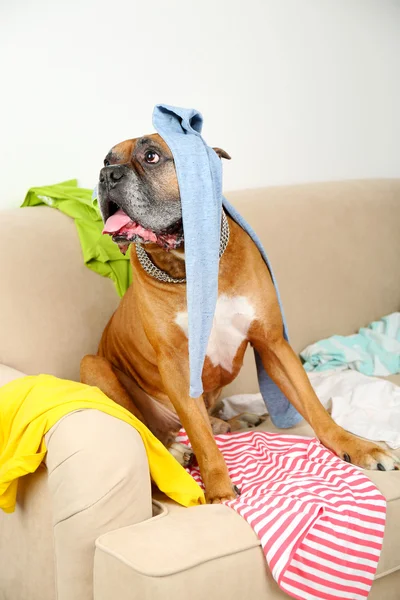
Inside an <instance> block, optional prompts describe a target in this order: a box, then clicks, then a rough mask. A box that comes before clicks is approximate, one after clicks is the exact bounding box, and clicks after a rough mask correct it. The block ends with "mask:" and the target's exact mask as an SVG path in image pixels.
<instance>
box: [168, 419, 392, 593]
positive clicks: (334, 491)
mask: <svg viewBox="0 0 400 600" xmlns="http://www.w3.org/2000/svg"><path fill="white" fill-rule="evenodd" d="M215 439H216V442H217V445H218V447H219V449H220V450H221V452H222V454H223V455H224V457H225V461H226V464H227V466H228V469H229V473H230V476H231V478H232V481H233V483H234V484H236V485H237V486H238V487H239V489H240V490H241V495H240V496H239V497H238V498H237V499H236V500H231V501H229V502H227V503H226V504H227V505H228V506H230V507H231V508H233V509H234V510H236V511H237V512H238V513H239V514H240V515H241V516H242V517H243V518H244V519H246V521H247V522H248V523H249V525H250V526H251V527H252V528H253V529H254V531H255V533H256V534H257V536H258V537H259V539H260V541H261V546H262V548H263V550H264V554H265V558H266V560H267V563H268V565H269V568H270V569H271V572H272V575H273V577H274V579H275V581H276V582H277V583H278V585H279V586H280V587H281V589H282V590H284V591H285V592H286V593H287V594H289V596H291V597H293V598H298V599H300V600H333V599H335V600H337V599H338V598H340V600H345V599H349V598H351V599H354V600H361V599H363V598H367V597H368V593H369V591H370V588H371V585H372V582H373V579H374V574H375V571H376V568H377V565H378V560H379V555H380V552H381V548H382V541H383V533H384V528H385V517H386V501H385V498H384V497H383V496H382V494H381V493H380V492H379V490H378V489H377V488H376V487H375V485H374V484H373V483H372V482H371V480H370V479H368V477H366V476H365V475H364V474H363V472H362V471H361V470H360V469H358V468H357V467H354V466H352V465H349V464H348V463H345V462H343V461H342V460H340V459H339V458H338V457H337V456H335V455H334V454H332V453H331V452H330V451H329V450H327V449H326V448H324V446H322V444H320V442H318V441H317V440H316V439H310V438H304V437H298V436H291V435H280V434H274V433H267V432H264V431H254V430H253V431H246V432H243V433H234V434H226V435H219V436H216V438H215ZM177 441H179V442H181V443H185V444H187V445H189V441H188V438H187V436H186V433H185V432H184V431H181V432H180V434H179V436H178V438H177ZM188 471H189V473H190V474H191V475H192V476H193V477H194V479H196V481H197V482H198V483H199V484H200V485H201V486H202V481H201V477H200V472H199V468H198V467H197V466H194V467H191V468H190V469H188Z"/></svg>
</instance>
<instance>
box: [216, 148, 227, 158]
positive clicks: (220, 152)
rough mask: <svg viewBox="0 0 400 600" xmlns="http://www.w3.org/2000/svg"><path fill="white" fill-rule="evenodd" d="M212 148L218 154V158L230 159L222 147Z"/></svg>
mask: <svg viewBox="0 0 400 600" xmlns="http://www.w3.org/2000/svg"><path fill="white" fill-rule="evenodd" d="M213 150H214V152H216V153H217V154H218V156H219V157H220V158H226V159H227V160H231V157H230V156H229V154H228V153H227V152H225V150H222V148H213Z"/></svg>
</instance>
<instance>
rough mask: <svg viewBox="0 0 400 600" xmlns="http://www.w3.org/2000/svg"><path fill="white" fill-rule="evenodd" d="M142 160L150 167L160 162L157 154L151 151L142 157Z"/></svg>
mask: <svg viewBox="0 0 400 600" xmlns="http://www.w3.org/2000/svg"><path fill="white" fill-rule="evenodd" d="M144 160H145V161H146V162H147V163H149V164H151V165H155V164H156V163H158V161H159V160H160V157H159V155H158V154H157V152H154V151H153V150H149V151H148V152H146V154H145V155H144Z"/></svg>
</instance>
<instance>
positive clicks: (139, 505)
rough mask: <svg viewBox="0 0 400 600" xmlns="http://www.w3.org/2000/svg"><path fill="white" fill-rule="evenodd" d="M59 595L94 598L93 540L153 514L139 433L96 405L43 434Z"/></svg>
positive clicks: (64, 598)
mask: <svg viewBox="0 0 400 600" xmlns="http://www.w3.org/2000/svg"><path fill="white" fill-rule="evenodd" d="M46 444H47V448H48V453H47V459H46V463H47V468H48V485H49V491H50V497H51V501H52V512H53V532H54V551H55V561H54V565H55V580H56V588H57V596H56V597H57V599H58V600H71V598H74V600H91V599H92V598H93V561H94V552H95V540H96V539H97V538H98V536H99V535H102V534H104V533H106V532H109V531H112V530H114V529H118V528H121V527H125V526H127V525H132V524H134V523H138V522H140V521H143V520H145V519H149V518H150V517H151V516H152V501H151V483H150V475H149V467H148V462H147V457H146V452H145V449H144V446H143V443H142V440H141V437H140V435H139V434H138V432H137V431H136V430H135V429H133V428H132V427H131V426H129V425H128V424H127V423H124V422H123V421H120V420H119V419H116V418H114V417H111V416H109V415H106V414H105V413H102V412H100V411H97V410H82V411H76V412H73V413H70V414H69V415H67V416H65V417H64V418H63V419H61V420H60V421H59V422H58V423H57V424H56V425H55V426H54V427H53V428H52V429H51V430H50V431H49V432H48V434H47V435H46Z"/></svg>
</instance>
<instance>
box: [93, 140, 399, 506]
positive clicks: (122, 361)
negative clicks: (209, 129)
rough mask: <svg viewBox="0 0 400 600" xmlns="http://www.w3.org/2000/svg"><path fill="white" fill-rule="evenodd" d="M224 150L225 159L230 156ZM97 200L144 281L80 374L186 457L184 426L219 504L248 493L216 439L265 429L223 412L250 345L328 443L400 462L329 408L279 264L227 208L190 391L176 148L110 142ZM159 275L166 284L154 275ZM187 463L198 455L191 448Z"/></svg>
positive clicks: (372, 461) (371, 464)
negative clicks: (295, 337) (289, 307)
mask: <svg viewBox="0 0 400 600" xmlns="http://www.w3.org/2000/svg"><path fill="white" fill-rule="evenodd" d="M214 150H215V152H216V153H217V154H218V156H219V157H220V158H221V159H222V158H225V159H229V158H230V157H229V155H228V154H227V153H226V152H225V151H223V150H221V149H219V148H214ZM98 200H99V207H100V211H101V215H102V218H103V221H104V223H105V230H104V231H105V233H109V234H110V235H112V239H113V241H114V242H115V243H116V244H118V246H119V248H120V250H121V252H123V253H125V252H126V251H127V249H128V247H129V245H130V244H132V243H136V246H132V248H131V253H130V262H131V267H132V270H133V284H132V285H131V286H130V288H129V289H128V291H127V292H126V294H125V295H124V297H123V298H122V300H121V302H120V305H119V307H118V308H117V310H116V312H115V313H114V315H113V316H112V317H111V319H110V321H109V323H108V325H107V326H106V328H105V330H104V332H103V335H102V338H101V341H100V345H99V348H98V353H97V355H90V356H85V357H84V358H83V360H82V363H81V381H82V382H83V383H86V384H88V385H93V386H97V387H99V388H100V389H101V390H102V391H103V392H104V393H105V394H106V395H107V396H108V397H109V398H111V399H112V400H114V401H115V402H117V403H118V404H120V405H121V406H123V407H125V408H126V409H128V410H129V411H131V412H132V413H133V414H134V415H135V416H136V417H137V418H139V419H140V420H141V421H143V423H145V425H147V427H148V428H149V429H150V430H151V431H152V432H153V433H154V434H155V435H156V436H157V437H158V439H160V440H161V442H162V443H163V444H165V445H166V446H167V447H168V448H170V449H171V451H172V453H174V454H175V455H176V456H177V455H178V454H179V448H178V449H177V446H176V444H175V442H174V440H175V436H176V434H177V432H178V431H179V429H180V428H181V426H183V427H184V428H185V430H186V432H187V434H188V436H189V439H190V442H191V445H192V448H193V451H194V454H195V456H196V459H197V461H198V464H199V467H200V471H201V476H202V479H203V482H204V485H205V494H206V500H207V502H209V503H220V502H223V501H225V500H230V499H233V498H235V497H236V493H237V490H235V489H234V488H233V486H232V483H231V481H230V478H229V474H228V471H227V468H226V465H225V462H224V459H223V457H222V455H221V453H220V452H219V450H218V448H217V446H216V443H215V440H214V437H213V434H214V433H216V432H223V431H227V430H228V429H229V428H232V429H234V428H235V427H237V425H238V424H239V425H246V424H248V425H249V426H252V425H255V424H257V419H258V417H253V416H252V415H244V416H243V417H242V419H240V418H239V419H238V420H236V422H233V423H230V424H229V423H225V422H222V421H220V420H219V419H217V418H215V417H213V416H212V415H213V411H215V408H216V406H217V403H218V399H219V397H220V393H221V390H222V388H223V387H224V386H226V385H227V384H229V383H230V382H231V381H233V380H234V379H235V378H236V376H237V375H238V373H239V371H240V368H241V366H242V363H243V357H244V354H245V351H246V347H247V346H248V344H251V345H252V346H253V347H254V348H255V349H256V350H257V351H258V353H259V355H260V356H261V359H262V362H263V365H264V368H265V370H266V371H267V373H268V375H269V376H270V377H271V378H272V380H273V381H274V382H275V383H276V384H277V385H278V386H279V387H280V389H281V390H282V391H283V393H284V394H285V396H286V397H287V398H288V399H289V401H290V402H291V403H292V404H293V405H294V407H295V408H296V409H297V411H298V412H299V413H300V414H301V415H302V417H303V418H304V419H306V421H308V423H309V424H310V425H311V427H312V428H313V430H314V432H315V434H316V436H317V437H318V439H319V440H320V441H321V442H322V444H324V446H326V447H327V448H328V449H330V450H331V451H332V452H334V453H335V454H337V455H338V456H339V457H341V458H342V459H343V460H345V461H347V462H351V463H353V464H355V465H358V466H360V467H363V468H366V469H378V470H383V471H384V470H393V469H398V468H399V466H398V465H399V461H398V459H397V458H396V457H395V456H393V455H392V454H391V453H389V452H387V451H386V450H384V449H382V448H381V447H380V446H378V445H376V444H374V443H371V442H368V441H366V440H363V439H360V438H357V437H355V436H353V435H352V434H350V433H348V432H347V431H345V430H344V429H342V428H341V427H339V426H338V425H337V424H336V423H335V422H334V421H333V420H332V418H331V417H330V415H329V414H328V412H327V411H326V410H325V408H324V407H323V406H322V404H321V403H320V401H319V400H318V398H317V396H316V395H315V393H314V391H313V389H312V387H311V385H310V383H309V380H308V377H307V375H306V373H305V371H304V369H303V367H302V365H301V362H300V360H299V358H298V357H297V355H296V354H295V352H294V351H293V350H292V348H291V347H290V345H289V343H288V342H287V341H285V339H284V338H283V324H282V316H281V311H280V307H279V303H278V300H277V296H276V292H275V287H274V285H273V283H272V280H271V276H270V274H269V271H268V268H267V266H266V265H265V262H264V260H263V258H262V257H261V255H260V252H259V251H258V249H257V247H256V246H255V244H254V243H253V241H252V240H251V238H250V237H249V236H248V235H247V233H246V232H245V231H244V230H243V229H241V227H239V226H238V225H237V224H236V222H235V221H233V220H232V219H230V217H229V216H228V215H226V218H227V220H228V225H229V231H230V235H229V243H228V244H227V247H226V249H225V251H224V253H223V255H222V257H221V259H220V264H219V297H218V300H217V308H216V312H215V317H214V325H213V330H212V333H211V336H210V341H209V344H208V350H207V356H206V359H205V363H204V368H203V373H202V381H203V388H204V393H203V395H202V396H201V397H199V398H197V399H193V398H190V397H189V391H188V390H189V357H188V340H187V308H186V285H185V283H184V281H185V253H184V231H183V224H182V209H181V202H180V194H179V186H178V180H177V175H176V171H175V165H174V159H173V155H172V153H171V151H170V149H169V147H168V146H167V144H166V143H165V142H164V140H163V139H162V138H161V137H160V136H159V135H158V134H151V135H146V136H143V137H140V138H135V139H131V140H127V141H124V142H122V143H120V144H118V145H116V146H114V147H113V148H112V149H111V151H110V152H109V153H108V154H107V156H106V158H105V161H104V167H103V168H102V169H101V171H100V175H99V182H98ZM204 243H205V244H206V243H207V240H204ZM282 243H284V239H283V240H282ZM136 248H137V250H135V249H136ZM143 257H144V261H145V262H143ZM146 266H147V268H145V267H146ZM156 270H157V271H156ZM155 272H157V273H158V274H159V273H162V274H164V278H165V279H166V280H165V281H160V280H159V278H156V277H154V273H155ZM177 281H178V282H180V281H181V283H176V282H177ZM221 317H223V324H222V323H221ZM218 321H220V323H218ZM181 458H182V456H181ZM183 460H186V461H187V460H189V458H188V455H187V454H186V455H185V456H184V457H183Z"/></svg>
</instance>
